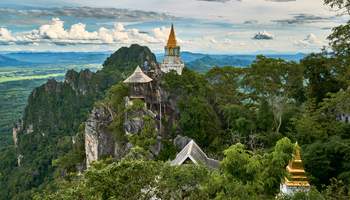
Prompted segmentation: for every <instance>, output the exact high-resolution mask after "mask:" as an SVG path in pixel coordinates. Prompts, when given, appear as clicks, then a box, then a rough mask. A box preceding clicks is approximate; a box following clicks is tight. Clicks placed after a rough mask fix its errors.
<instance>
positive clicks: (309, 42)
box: [294, 33, 326, 48]
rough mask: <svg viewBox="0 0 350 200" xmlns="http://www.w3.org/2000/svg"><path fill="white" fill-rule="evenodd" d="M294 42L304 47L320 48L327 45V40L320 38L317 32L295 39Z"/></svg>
mask: <svg viewBox="0 0 350 200" xmlns="http://www.w3.org/2000/svg"><path fill="white" fill-rule="evenodd" d="M294 44H295V45H296V46H299V47H302V48H310V47H311V48H313V47H314V48H320V47H322V46H324V45H326V43H325V41H323V40H321V39H319V38H318V37H317V36H316V35H315V34H313V33H310V34H308V35H307V36H306V38H304V39H303V40H298V41H295V42H294Z"/></svg>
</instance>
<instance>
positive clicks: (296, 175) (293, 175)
mask: <svg viewBox="0 0 350 200" xmlns="http://www.w3.org/2000/svg"><path fill="white" fill-rule="evenodd" d="M286 169H287V172H288V174H289V176H288V177H285V178H284V181H283V183H282V184H281V187H280V190H281V193H282V194H285V195H293V194H294V193H295V192H308V191H309V190H310V184H309V181H308V178H307V176H306V174H305V170H304V167H303V161H302V160H301V155H300V146H299V145H298V143H295V146H294V153H293V158H292V160H290V161H289V164H288V165H287V167H286Z"/></svg>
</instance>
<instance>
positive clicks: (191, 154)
mask: <svg viewBox="0 0 350 200" xmlns="http://www.w3.org/2000/svg"><path fill="white" fill-rule="evenodd" d="M186 163H193V164H196V165H198V164H202V165H205V166H207V167H208V168H212V169H216V168H219V161H217V160H214V159H211V158H208V156H207V155H206V154H205V153H204V152H203V151H202V149H201V148H200V147H199V146H198V145H197V144H196V143H195V142H194V141H193V140H191V141H190V142H189V143H188V144H187V145H186V146H185V147H184V148H183V149H182V150H181V151H180V153H178V154H177V155H176V158H175V159H174V160H173V161H171V163H170V164H171V165H173V166H174V165H182V164H186Z"/></svg>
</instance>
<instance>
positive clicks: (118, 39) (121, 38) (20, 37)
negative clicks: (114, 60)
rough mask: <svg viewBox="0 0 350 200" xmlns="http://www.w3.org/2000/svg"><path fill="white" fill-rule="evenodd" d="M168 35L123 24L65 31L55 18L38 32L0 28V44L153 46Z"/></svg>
mask: <svg viewBox="0 0 350 200" xmlns="http://www.w3.org/2000/svg"><path fill="white" fill-rule="evenodd" d="M169 32H170V29H169V28H165V27H161V28H155V29H153V30H152V34H148V33H145V32H141V31H140V30H138V29H126V28H125V27H124V25H123V24H122V23H116V24H115V25H114V27H113V28H110V29H108V28H105V27H100V28H99V29H98V30H97V31H88V30H87V29H86V25H85V24H83V23H77V24H73V25H72V26H71V27H70V28H68V29H65V27H64V21H62V20H60V19H59V18H53V19H52V20H51V21H50V23H48V24H44V25H42V26H40V27H39V28H38V29H35V30H32V31H30V32H24V33H18V34H16V35H13V34H11V32H10V31H9V30H8V29H6V28H0V42H1V43H0V44H2V45H4V44H7V45H9V44H27V43H31V44H34V43H35V44H38V43H54V44H58V45H73V44H131V43H140V44H152V43H164V42H165V41H166V39H167V37H168V35H169Z"/></svg>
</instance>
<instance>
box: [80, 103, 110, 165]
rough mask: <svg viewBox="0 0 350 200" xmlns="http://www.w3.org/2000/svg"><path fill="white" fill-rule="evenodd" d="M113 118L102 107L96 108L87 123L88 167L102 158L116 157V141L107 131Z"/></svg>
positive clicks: (86, 150) (86, 149)
mask: <svg viewBox="0 0 350 200" xmlns="http://www.w3.org/2000/svg"><path fill="white" fill-rule="evenodd" d="M111 122H112V116H111V115H110V114H109V113H108V111H107V110H106V109H104V108H102V107H99V108H96V107H95V108H94V109H93V110H92V112H91V114H90V116H89V118H88V120H87V121H86V123H85V153H86V165H87V167H88V166H90V164H91V163H92V162H93V161H96V160H98V159H100V158H101V157H102V156H107V155H114V144H115V142H114V139H113V136H112V134H111V133H110V132H108V130H107V126H108V124H110V123H111Z"/></svg>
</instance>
